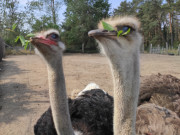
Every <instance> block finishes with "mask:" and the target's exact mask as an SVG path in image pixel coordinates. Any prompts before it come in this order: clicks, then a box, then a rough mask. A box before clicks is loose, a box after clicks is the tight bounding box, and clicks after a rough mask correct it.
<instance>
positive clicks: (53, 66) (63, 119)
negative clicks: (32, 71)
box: [47, 56, 74, 135]
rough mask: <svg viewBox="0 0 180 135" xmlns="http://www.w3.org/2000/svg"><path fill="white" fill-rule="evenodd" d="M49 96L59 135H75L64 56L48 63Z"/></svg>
mask: <svg viewBox="0 0 180 135" xmlns="http://www.w3.org/2000/svg"><path fill="white" fill-rule="evenodd" d="M47 69H48V81H49V95H50V104H51V109H52V116H53V121H54V124H55V129H56V132H57V134H58V135H74V133H73V129H72V124H71V120H70V115H69V107H68V101H67V94H66V86H65V79H64V73H63V66H62V56H59V57H57V58H55V59H54V60H52V61H50V62H48V64H47Z"/></svg>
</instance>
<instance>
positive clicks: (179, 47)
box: [178, 44, 180, 55]
mask: <svg viewBox="0 0 180 135" xmlns="http://www.w3.org/2000/svg"><path fill="white" fill-rule="evenodd" d="M178 55H180V44H179V46H178Z"/></svg>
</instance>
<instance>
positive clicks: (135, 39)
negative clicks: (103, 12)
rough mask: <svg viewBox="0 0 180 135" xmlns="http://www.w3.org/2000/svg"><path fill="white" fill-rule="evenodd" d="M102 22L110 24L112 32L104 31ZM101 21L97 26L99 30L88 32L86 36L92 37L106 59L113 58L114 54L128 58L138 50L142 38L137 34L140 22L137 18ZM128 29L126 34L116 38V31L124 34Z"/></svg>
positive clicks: (116, 18)
mask: <svg viewBox="0 0 180 135" xmlns="http://www.w3.org/2000/svg"><path fill="white" fill-rule="evenodd" d="M102 21H104V22H106V23H108V24H110V25H111V26H112V27H113V28H114V31H107V30H104V28H103V26H102ZM102 21H100V23H99V24H98V28H99V29H97V30H92V31H90V32H89V33H88V35H89V36H93V37H94V38H95V39H96V40H97V41H98V43H99V45H100V49H101V51H102V52H103V53H105V54H106V55H107V56H108V57H113V56H114V54H118V55H122V56H129V55H131V54H133V53H134V52H135V51H136V50H139V48H140V45H141V42H142V37H141V34H140V33H139V30H140V22H139V21H138V19H137V18H135V17H131V16H130V17H129V16H125V17H114V18H108V19H104V20H102ZM129 28H130V32H129V33H128V34H126V35H120V36H117V34H118V33H117V31H119V30H122V31H123V33H125V32H126V31H127V30H128V29H129ZM116 57H117V56H116Z"/></svg>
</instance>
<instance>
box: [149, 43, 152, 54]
mask: <svg viewBox="0 0 180 135" xmlns="http://www.w3.org/2000/svg"><path fill="white" fill-rule="evenodd" d="M149 53H150V54H151V53H152V44H150V49H149Z"/></svg>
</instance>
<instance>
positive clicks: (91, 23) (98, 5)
mask: <svg viewBox="0 0 180 135" xmlns="http://www.w3.org/2000/svg"><path fill="white" fill-rule="evenodd" d="M65 3H66V6H67V9H66V12H65V17H66V19H65V22H64V23H63V25H62V29H63V33H62V39H63V40H64V42H65V43H66V45H67V49H70V50H72V49H75V50H81V49H82V48H89V49H95V48H96V44H95V42H94V40H93V39H90V38H89V37H88V31H90V30H92V29H95V28H96V27H97V23H98V22H99V20H101V19H102V18H105V17H107V16H108V11H109V8H110V4H109V3H108V0H66V1H65Z"/></svg>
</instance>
